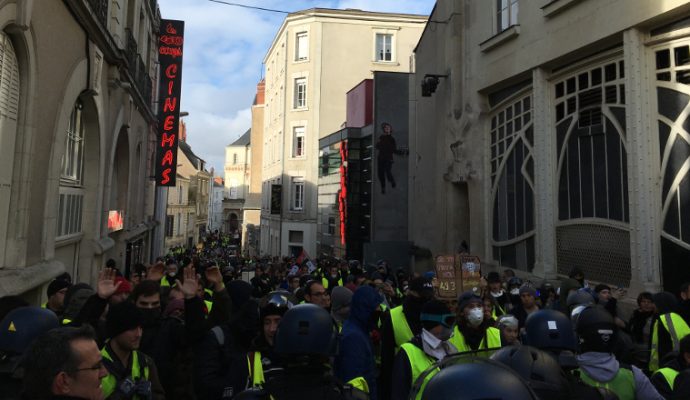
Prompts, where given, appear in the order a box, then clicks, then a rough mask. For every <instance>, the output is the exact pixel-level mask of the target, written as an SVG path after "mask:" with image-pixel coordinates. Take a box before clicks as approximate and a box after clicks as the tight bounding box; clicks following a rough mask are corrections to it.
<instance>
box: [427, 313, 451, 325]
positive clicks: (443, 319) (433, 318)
mask: <svg viewBox="0 0 690 400" xmlns="http://www.w3.org/2000/svg"><path fill="white" fill-rule="evenodd" d="M419 319H420V321H430V322H438V323H439V324H441V325H443V326H445V327H446V328H452V327H453V324H455V314H443V315H438V314H424V313H422V314H421V315H420V316H419Z"/></svg>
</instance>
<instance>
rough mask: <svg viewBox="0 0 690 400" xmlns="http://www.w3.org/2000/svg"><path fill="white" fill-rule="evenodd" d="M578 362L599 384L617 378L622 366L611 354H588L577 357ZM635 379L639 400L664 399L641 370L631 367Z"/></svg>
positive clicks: (636, 394) (592, 352)
mask: <svg viewBox="0 0 690 400" xmlns="http://www.w3.org/2000/svg"><path fill="white" fill-rule="evenodd" d="M577 362H578V364H579V365H580V369H582V370H583V371H584V372H585V373H586V374H587V375H588V376H589V377H591V378H592V379H594V380H595V381H598V382H609V381H611V380H613V378H615V376H616V374H617V373H618V370H619V368H620V365H619V363H618V360H616V357H614V356H613V355H612V354H610V353H599V352H594V351H591V352H588V353H583V354H580V355H579V356H577ZM630 367H631V369H632V372H633V377H634V378H635V396H636V398H637V399H644V400H647V399H651V400H655V399H659V400H663V399H664V398H663V397H662V396H661V395H660V394H659V392H657V391H656V389H655V388H654V386H653V385H652V383H651V382H650V381H649V378H647V376H646V375H645V374H644V372H642V371H641V370H640V369H639V368H637V367H636V366H634V365H631V366H630Z"/></svg>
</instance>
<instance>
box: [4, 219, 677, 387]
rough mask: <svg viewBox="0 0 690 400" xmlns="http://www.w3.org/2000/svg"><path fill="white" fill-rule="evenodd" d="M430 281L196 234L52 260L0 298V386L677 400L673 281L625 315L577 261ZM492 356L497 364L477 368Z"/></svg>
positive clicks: (382, 264) (615, 292)
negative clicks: (40, 293) (446, 287)
mask: <svg viewBox="0 0 690 400" xmlns="http://www.w3.org/2000/svg"><path fill="white" fill-rule="evenodd" d="M434 283H435V281H434V277H433V273H431V272H427V273H425V274H409V273H408V271H407V269H406V268H394V267H393V266H390V265H389V264H388V263H387V262H386V261H385V260H379V261H378V262H376V264H375V265H362V264H361V263H360V262H359V261H357V260H340V259H335V258H321V259H317V260H309V259H306V258H304V257H299V258H294V257H293V258H281V259H278V258H273V259H256V258H254V259H248V258H243V257H239V256H238V254H237V251H236V248H235V246H232V245H231V240H230V238H229V237H227V236H224V235H221V234H218V233H217V232H216V233H211V234H209V235H208V236H207V237H206V238H205V239H204V243H203V245H202V246H198V247H195V248H182V247H180V248H174V249H170V252H169V254H168V255H167V256H166V257H163V258H160V259H159V260H157V261H156V263H155V264H153V265H150V266H144V265H140V264H139V265H135V266H134V267H133V268H132V269H131V270H130V271H121V270H120V269H119V268H118V266H117V265H116V263H115V262H113V261H112V260H109V261H108V263H106V266H105V268H104V269H103V270H102V271H101V272H100V275H99V277H98V280H97V283H96V284H95V286H90V285H88V284H86V283H77V282H72V280H71V278H70V276H69V275H67V274H65V275H62V276H59V277H57V278H55V279H54V280H53V281H52V282H51V283H50V284H49V285H48V288H47V297H48V300H47V302H45V303H44V304H42V305H40V306H30V305H29V304H26V303H25V302H24V301H23V300H22V299H21V298H19V297H13V296H10V297H5V298H2V299H0V321H2V322H0V388H1V390H0V393H1V395H0V397H2V398H8V399H19V398H24V399H49V398H80V399H100V398H109V399H166V398H167V399H230V398H238V399H254V398H256V399H264V398H265V399H268V398H272V399H283V398H295V399H321V398H370V399H395V400H398V399H408V398H430V399H431V398H438V399H441V398H448V399H451V398H472V397H462V396H464V395H465V394H466V393H469V391H468V390H469V389H468V388H469V387H470V386H472V387H475V386H476V387H478V388H479V389H477V390H479V392H476V393H479V395H477V396H484V397H477V398H541V399H549V398H619V399H635V398H637V399H662V398H667V399H680V398H683V399H688V398H690V328H688V324H689V323H690V285H689V284H684V285H682V287H680V292H679V298H676V296H675V295H674V294H671V293H667V292H661V293H656V294H651V293H647V292H643V293H641V294H640V295H639V296H638V298H637V304H638V309H636V310H635V311H634V312H633V314H632V316H631V318H630V319H629V320H628V321H627V322H626V321H624V320H623V319H622V318H621V315H620V314H619V311H618V304H617V297H618V296H619V295H620V294H621V291H620V290H619V289H618V288H611V287H609V286H607V285H605V284H599V285H592V284H591V283H589V282H588V281H586V280H585V276H584V273H583V272H582V271H581V270H580V269H578V268H573V270H572V272H571V274H570V277H569V278H566V279H564V280H562V281H560V282H559V283H557V284H555V285H554V284H553V283H551V282H544V283H542V284H539V285H537V284H533V283H532V282H529V281H523V280H522V279H521V278H519V277H517V276H515V273H514V272H513V271H512V270H510V269H506V270H504V271H503V273H502V274H499V273H497V272H490V273H488V274H487V275H486V276H485V277H484V278H482V284H481V287H479V288H478V289H477V290H476V291H473V292H466V293H462V294H460V295H459V296H458V298H457V299H454V300H453V301H445V300H444V301H442V300H441V299H439V298H437V296H436V295H435V294H436V290H435V288H434ZM468 354H470V355H472V357H473V358H472V360H473V361H472V362H469V363H468V362H450V361H449V360H451V361H452V360H455V359H461V358H462V357H464V356H466V355H468ZM489 357H491V359H489ZM477 359H481V360H484V361H481V362H480V361H477ZM525 360H527V361H525ZM496 363H499V364H500V365H502V366H504V367H505V366H508V367H510V368H512V370H510V371H511V372H510V374H512V375H511V376H512V378H510V377H506V379H505V380H503V381H502V380H500V379H499V380H497V381H495V383H496V384H492V383H491V380H490V379H489V380H487V379H488V378H486V377H485V376H484V375H486V374H488V373H491V374H495V376H500V375H501V374H506V373H507V372H506V371H505V370H502V369H500V368H498V367H497V365H496ZM446 364H448V365H446ZM465 364H472V365H475V366H474V367H468V366H467V365H465ZM446 367H447V368H446ZM482 368H488V369H487V370H486V371H485V372H482V373H480V372H481V371H483V370H482ZM492 368H493V369H492ZM496 368H498V369H496ZM504 369H505V368H504ZM439 371H441V372H439ZM463 371H464V372H463ZM530 371H531V372H530ZM539 371H541V372H539ZM511 379H513V380H511ZM465 381H467V382H470V383H471V385H470V386H464V387H460V386H457V385H459V382H465ZM482 382H486V383H482ZM501 382H503V383H501ZM506 382H513V383H512V384H509V383H506ZM511 385H512V386H511ZM521 385H522V386H521ZM523 386H524V387H523ZM458 388H460V390H458ZM472 390H474V389H472ZM523 391H524V393H527V394H529V395H530V396H532V397H521V396H522V395H521V393H523ZM422 393H424V397H422ZM432 393H436V394H435V395H432ZM444 393H445V394H444ZM463 393H465V394H463ZM451 394H452V395H451Z"/></svg>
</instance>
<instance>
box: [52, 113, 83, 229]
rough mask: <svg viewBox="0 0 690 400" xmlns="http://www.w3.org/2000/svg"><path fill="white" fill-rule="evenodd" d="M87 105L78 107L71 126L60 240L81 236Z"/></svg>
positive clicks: (61, 197) (62, 172)
mask: <svg viewBox="0 0 690 400" xmlns="http://www.w3.org/2000/svg"><path fill="white" fill-rule="evenodd" d="M83 108H84V107H83V104H82V103H81V101H80V100H77V102H76V103H75V104H74V109H73V110H72V113H71V114H70V118H69V122H68V125H67V132H66V133H67V135H66V138H65V153H64V154H63V156H62V165H61V170H60V188H59V201H58V220H57V238H58V239H62V238H65V237H67V236H70V235H76V234H79V233H81V222H82V209H83V205H84V188H83V187H82V177H83V176H82V173H83V170H84V168H83V165H84V119H83V114H82V111H83Z"/></svg>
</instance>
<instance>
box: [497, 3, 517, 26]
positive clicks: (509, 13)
mask: <svg viewBox="0 0 690 400" xmlns="http://www.w3.org/2000/svg"><path fill="white" fill-rule="evenodd" d="M496 10H497V16H496V27H497V29H498V32H503V31H504V30H506V29H508V28H509V27H511V26H513V25H517V18H518V0H496Z"/></svg>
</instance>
